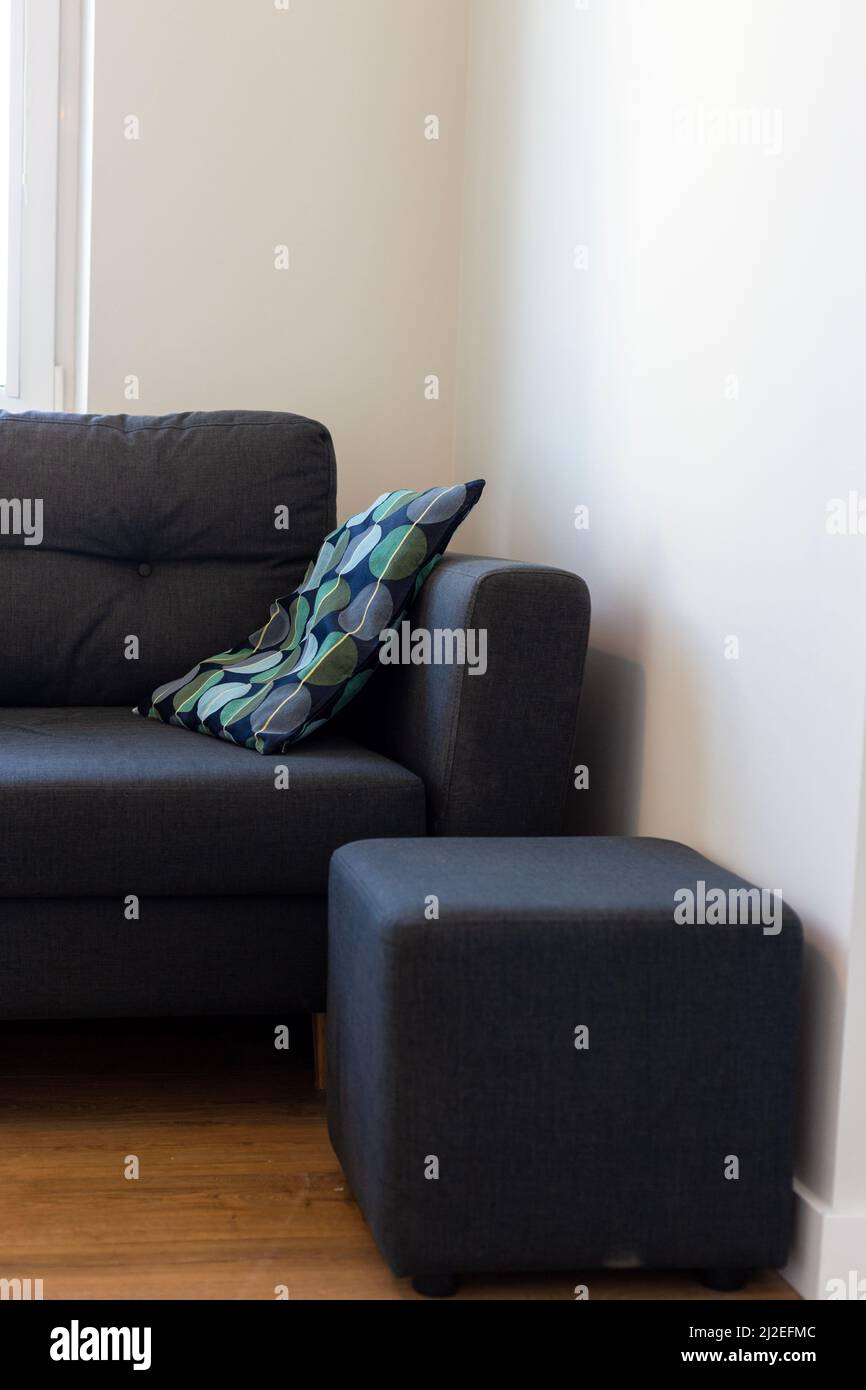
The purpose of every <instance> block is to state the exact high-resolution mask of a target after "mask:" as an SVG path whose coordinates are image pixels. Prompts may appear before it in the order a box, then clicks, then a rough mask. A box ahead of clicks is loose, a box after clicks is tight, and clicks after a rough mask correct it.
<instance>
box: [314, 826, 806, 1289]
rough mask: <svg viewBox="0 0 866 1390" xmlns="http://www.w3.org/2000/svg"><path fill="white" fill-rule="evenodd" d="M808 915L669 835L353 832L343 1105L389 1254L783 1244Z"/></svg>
mask: <svg viewBox="0 0 866 1390" xmlns="http://www.w3.org/2000/svg"><path fill="white" fill-rule="evenodd" d="M801 938H802V932H801V927H800V923H799V921H798V919H797V917H796V915H795V914H794V913H793V912H792V911H791V910H790V909H789V908H788V907H787V905H784V904H783V903H782V901H781V898H780V897H779V896H777V895H776V894H775V893H774V894H770V893H768V892H760V891H759V890H757V889H753V888H752V887H751V886H750V885H749V884H748V883H746V882H745V881H744V880H743V879H741V878H738V877H736V876H735V875H733V874H731V873H728V872H727V871H725V870H724V869H720V868H719V867H717V866H716V865H715V864H712V863H711V862H710V861H709V860H707V859H705V858H703V857H702V856H700V855H699V854H696V853H695V852H694V851H693V850H690V849H687V848H686V847H685V846H683V845H679V844H675V843H672V842H670V841H664V840H651V839H637V840H619V839H604V838H598V839H596V838H586V839H569V838H559V839H527V840H520V839H459V840H458V839H424V840H421V839H409V840H376V841H368V842H363V843H359V844H353V845H349V846H347V847H345V848H343V849H340V850H338V851H337V853H336V854H335V855H334V857H333V859H332V861H331V877H330V894H329V982H328V1115H329V1128H330V1133H331V1138H332V1142H333V1144H334V1147H335V1149H336V1152H337V1155H338V1157H339V1159H340V1162H341V1163H342V1165H343V1169H344V1171H345V1174H346V1178H347V1181H348V1183H349V1186H350V1188H351V1190H352V1191H353V1193H354V1195H355V1197H356V1199H357V1201H358V1203H359V1205H360V1207H361V1209H362V1211H363V1213H364V1215H365V1217H366V1219H367V1221H368V1223H369V1225H370V1227H371V1229H372V1232H373V1235H374V1236H375V1239H376V1241H377V1243H378V1245H379V1248H380V1250H381V1251H382V1254H383V1255H384V1257H385V1259H386V1260H387V1262H388V1264H389V1265H390V1267H391V1269H392V1271H393V1272H394V1274H396V1275H398V1276H405V1275H409V1276H412V1277H413V1278H414V1280H415V1287H416V1288H417V1289H418V1290H419V1292H423V1293H428V1294H431V1295H434V1296H435V1295H447V1294H449V1293H451V1292H453V1291H454V1289H455V1288H456V1283H457V1278H458V1277H459V1276H460V1275H461V1274H464V1273H468V1272H482V1271H483V1272H494V1271H502V1272H518V1271H524V1270H527V1271H528V1270H549V1271H553V1270H569V1271H573V1272H575V1273H577V1272H579V1271H581V1270H585V1269H592V1268H598V1267H639V1266H642V1267H646V1268H667V1269H687V1270H694V1271H696V1272H699V1273H702V1274H703V1275H704V1277H705V1279H706V1281H707V1282H708V1283H709V1284H710V1286H711V1287H714V1288H719V1289H734V1288H737V1287H739V1286H740V1285H741V1284H742V1283H743V1282H744V1281H745V1279H746V1277H747V1275H748V1272H749V1271H750V1270H752V1269H757V1268H777V1267H779V1266H780V1265H782V1264H783V1263H784V1262H785V1259H786V1256H787V1252H788V1240H789V1227H790V1221H791V1213H792V1128H793V1111H794V1077H795V1058H796V1042H797V1019H798V996H799V978H800V958H801V948H802V941H801Z"/></svg>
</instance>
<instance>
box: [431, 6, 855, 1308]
mask: <svg viewBox="0 0 866 1390" xmlns="http://www.w3.org/2000/svg"><path fill="white" fill-rule="evenodd" d="M864 45H866V7H863V6H859V5H856V4H853V3H845V0H825V3H824V4H822V5H821V6H820V7H819V8H818V9H816V8H815V7H814V5H812V4H811V3H807V0H760V2H759V3H756V0H589V3H588V4H587V5H582V4H580V3H578V4H575V3H574V0H473V4H472V27H471V35H470V61H469V109H468V130H467V169H466V200H465V219H464V255H463V300H462V302H463V316H462V325H461V347H460V358H459V380H460V401H459V406H458V421H457V457H456V470H457V473H458V474H459V475H461V476H463V475H465V476H477V475H478V474H479V473H486V475H487V476H488V478H489V479H490V483H491V486H490V487H489V489H488V493H487V495H486V497H485V501H484V503H483V505H482V507H480V508H479V509H478V512H477V513H476V517H475V519H474V521H473V522H472V523H471V525H472V533H471V540H472V541H474V543H475V544H477V545H478V546H479V547H481V548H483V549H484V550H486V551H488V552H491V553H504V554H508V555H514V556H520V557H523V558H527V559H534V560H550V561H553V562H555V563H557V564H560V565H563V566H565V567H566V568H569V569H576V570H578V571H580V572H581V573H582V574H583V575H584V576H585V578H586V579H587V581H588V582H589V584H590V587H591V589H592V592H593V598H594V607H595V618H594V630H593V648H594V651H593V658H592V662H591V665H590V668H589V677H588V683H587V691H586V696H585V719H584V731H583V744H582V753H583V754H584V755H585V758H586V760H587V761H588V762H589V764H590V768H591V778H592V790H591V791H590V792H589V793H582V794H577V793H576V794H575V798H576V801H575V823H576V824H577V825H579V826H580V827H581V828H583V829H585V830H611V831H613V832H619V833H621V832H622V831H624V830H628V829H631V830H634V831H636V832H637V833H641V834H652V835H662V836H670V837H673V838H677V839H682V840H685V841H687V842H689V843H691V844H693V845H695V846H696V847H697V848H698V849H700V850H702V851H703V852H705V853H707V854H709V855H711V856H713V857H714V858H716V859H718V860H720V861H721V862H722V863H725V864H728V865H730V866H731V867H735V868H736V869H737V870H739V871H741V872H742V873H744V874H745V875H747V876H749V877H752V878H753V879H755V880H757V881H758V882H760V883H762V884H765V885H767V886H770V887H774V888H775V887H780V888H782V889H783V892H784V894H785V896H786V898H787V899H789V900H790V902H791V903H792V904H793V905H794V906H795V907H796V908H797V909H798V911H799V912H800V914H801V916H802V917H803V919H804V922H805V925H806V928H807V932H808V940H809V947H808V957H807V979H808V986H807V991H806V1000H805V1045H804V1073H805V1080H804V1088H803V1097H802V1107H801V1116H802V1118H801V1125H800V1134H799V1144H798V1172H799V1175H800V1179H801V1181H802V1183H804V1184H805V1185H806V1187H807V1188H808V1189H809V1193H810V1194H811V1196H809V1194H807V1199H808V1200H810V1201H812V1203H813V1206H814V1207H815V1208H816V1209H819V1210H820V1211H821V1212H822V1213H824V1214H825V1215H826V1212H827V1211H828V1210H829V1211H833V1212H835V1213H836V1214H837V1215H838V1214H839V1213H840V1212H842V1213H850V1214H851V1216H852V1219H853V1216H854V1214H855V1213H857V1212H861V1213H862V1212H866V1163H864V1160H863V1153H864V1133H863V1123H864V1122H863V1115H864V1108H863V1105H862V1095H863V1086H864V1076H863V1070H862V1059H863V1055H864V1046H863V1043H864V1036H863V1024H862V1022H861V1021H860V1020H862V1017H863V1016H864V1014H866V1009H864V1003H866V998H864V996H866V978H864V977H866V969H864V962H863V959H862V952H863V944H862V934H863V932H864V929H866V923H864V911H866V891H864V889H863V887H862V885H861V887H860V890H859V896H858V898H857V899H856V905H855V865H856V856H857V835H858V823H859V822H858V816H859V807H860V797H861V778H862V767H863V762H862V756H863V734H864V709H866V643H864V641H863V638H864V627H866V622H864V596H866V592H864V591H866V536H844V537H839V536H832V537H831V536H828V535H827V534H826V531H825V507H826V503H827V500H828V499H830V498H833V497H843V496H845V495H846V494H847V492H848V490H849V489H856V488H858V487H860V488H861V489H863V491H864V495H866V488H864V472H863V444H862V400H863V394H864V387H863V364H864V347H866V277H864V270H863V247H864V244H866V189H864V184H863V180H862V179H861V178H860V177H859V165H860V162H861V154H862V150H863V148H864V146H866V98H864V91H863V83H862V58H861V55H862V53H863V51H864ZM740 108H744V109H747V110H751V109H752V108H754V109H755V110H756V111H758V112H763V113H765V115H764V118H763V119H764V124H762V123H761V121H760V120H759V121H758V122H757V124H756V126H755V128H754V130H755V134H754V135H752V134H748V133H747V134H746V135H744V133H743V131H744V130H748V131H750V130H751V127H741V126H739V124H737V121H736V112H737V110H738V109H740ZM702 110H703V120H704V121H705V122H709V124H705V125H704V126H703V128H702V127H701V126H700V124H699V122H700V121H701V119H702V116H701V111H702ZM714 112H720V113H722V114H721V117H718V116H715V115H713V113H714ZM777 113H781V115H780V116H779V115H778V114H777ZM779 120H781V126H779V124H778V122H779ZM718 121H720V122H721V123H720V124H715V122H718ZM701 129H703V137H702V136H701ZM576 247H585V248H586V251H585V253H580V254H579V255H578V256H577V257H576V256H575V248H576ZM583 264H586V267H587V268H585V269H581V268H577V267H579V266H581V265H583ZM581 504H585V505H587V506H588V507H589V509H590V529H589V530H588V531H577V530H575V527H574V510H575V508H576V507H577V506H578V505H581ZM729 636H736V637H737V638H738V639H739V644H740V655H739V660H726V659H725V641H726V638H728V637H729ZM580 796H582V797H583V800H582V801H580V800H579V797H580ZM864 848H866V834H864V836H863V844H862V845H861V852H862V850H863V849H864ZM855 942H856V943H857V951H858V955H857V956H856V957H854V959H856V961H857V969H858V971H859V989H858V992H857V995H856V997H853V996H852V997H851V1002H850V1009H849V1020H848V1034H847V1039H848V1044H849V1047H848V1051H846V1058H845V1064H844V1067H843V1063H842V1039H843V1032H844V1030H845V1001H846V985H847V981H848V972H849V968H851V960H852V951H853V949H854V945H855ZM858 1000H859V1003H858ZM858 1045H859V1053H858V1051H857V1047H858ZM820 1224H821V1223H820V1221H819V1222H818V1225H819V1226H820ZM858 1229H859V1232H860V1237H859V1238H860V1239H862V1233H863V1229H864V1228H863V1226H862V1225H860V1226H859V1227H858ZM846 1248H847V1249H849V1250H850V1248H851V1247H850V1244H849V1246H848V1247H846ZM859 1249H860V1259H861V1266H862V1267H861V1271H860V1272H861V1275H866V1246H863V1245H861V1246H860V1247H859ZM817 1268H818V1262H817V1259H816V1258H815V1252H814V1250H812V1251H811V1252H810V1251H808V1250H807V1251H806V1253H805V1256H804V1258H803V1259H801V1264H800V1267H799V1272H798V1273H797V1274H796V1275H795V1277H797V1278H798V1279H800V1281H801V1286H803V1287H806V1286H807V1285H808V1284H809V1280H810V1279H811V1281H812V1285H811V1286H810V1291H811V1292H812V1293H814V1292H815V1291H816V1288H815V1279H816V1278H817V1274H816V1271H817ZM840 1273H847V1269H846V1270H845V1271H840Z"/></svg>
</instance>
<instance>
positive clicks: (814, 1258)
mask: <svg viewBox="0 0 866 1390" xmlns="http://www.w3.org/2000/svg"><path fill="white" fill-rule="evenodd" d="M794 1190H795V1193H796V1203H795V1213H794V1240H793V1244H792V1246H791V1257H790V1259H789V1261H788V1263H787V1265H786V1266H785V1268H784V1269H783V1270H782V1274H783V1276H784V1277H785V1278H786V1279H787V1281H788V1283H789V1284H792V1285H793V1287H794V1288H795V1289H796V1290H797V1292H798V1293H799V1294H801V1295H802V1296H803V1298H808V1299H811V1300H822V1299H829V1298H837V1299H838V1298H859V1299H866V1211H839V1210H837V1209H835V1208H833V1207H828V1206H827V1204H826V1203H825V1202H822V1201H821V1200H820V1199H819V1198H818V1197H816V1196H815V1194H814V1192H810V1191H809V1189H808V1188H807V1187H804V1186H803V1184H802V1183H800V1182H795V1183H794Z"/></svg>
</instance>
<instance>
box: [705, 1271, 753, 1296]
mask: <svg viewBox="0 0 866 1390" xmlns="http://www.w3.org/2000/svg"><path fill="white" fill-rule="evenodd" d="M750 1274H751V1270H748V1269H702V1270H701V1272H700V1275H699V1278H700V1280H701V1283H702V1284H705V1285H706V1286H707V1288H708V1289H712V1290H713V1291H714V1293H736V1292H737V1290H738V1289H742V1288H743V1287H744V1285H746V1284H748V1282H749V1275H750Z"/></svg>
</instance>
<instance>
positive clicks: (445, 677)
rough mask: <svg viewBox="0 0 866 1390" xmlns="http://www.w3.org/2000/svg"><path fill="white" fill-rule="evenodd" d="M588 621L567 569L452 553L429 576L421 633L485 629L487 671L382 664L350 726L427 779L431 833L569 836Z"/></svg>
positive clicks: (414, 615) (414, 620)
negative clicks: (566, 830) (567, 813)
mask: <svg viewBox="0 0 866 1390" xmlns="http://www.w3.org/2000/svg"><path fill="white" fill-rule="evenodd" d="M589 619H590V601H589V591H588V590H587V587H586V585H585V584H584V582H583V580H582V579H578V578H577V576H576V575H573V574H567V573H566V572H565V571H563V570H555V569H548V568H545V567H543V566H540V565H530V564H521V563H519V562H517V561H512V560H488V559H479V558H475V557H470V556H462V555H453V556H446V558H445V559H444V560H443V561H442V562H441V564H440V565H438V566H437V568H436V569H435V570H434V571H433V573H432V574H431V575H430V576H429V578H428V579H427V582H426V583H425V585H424V588H423V589H422V591H421V594H420V595H419V598H418V600H417V602H416V603H415V604H414V606H413V608H412V611H411V626H412V630H413V632H417V631H418V630H419V629H421V630H426V631H427V632H429V633H431V634H433V633H436V632H437V631H439V632H449V631H451V632H453V631H457V630H460V629H463V630H464V631H465V630H467V629H474V630H475V631H476V632H478V633H482V632H483V633H485V634H486V658H487V668H486V671H484V673H483V674H481V673H480V665H481V663H478V664H479V673H477V674H470V668H469V667H468V666H467V665H465V664H464V665H435V664H434V665H399V666H384V667H383V669H382V670H381V671H380V672H378V674H377V675H376V678H375V680H374V681H373V682H372V683H371V684H370V686H369V687H368V689H367V690H366V691H365V692H364V693H363V695H362V696H361V697H360V698H359V700H358V701H357V702H356V703H357V711H356V714H355V718H354V719H353V721H352V731H353V733H354V734H355V736H356V737H358V738H360V739H361V740H362V741H363V742H365V743H366V744H367V745H368V746H370V747H372V748H375V749H377V750H378V751H380V752H382V753H384V754H386V755H387V756H388V757H390V758H393V759H394V760H395V761H397V762H399V763H402V764H403V766H404V767H407V768H409V769H410V771H412V772H414V773H415V774H416V775H417V776H418V777H420V778H421V779H422V781H423V782H424V785H425V787H426V790H427V820H428V829H429V832H430V834H432V835H556V834H561V833H562V831H563V829H564V825H563V820H564V813H565V803H566V797H567V794H568V788H569V785H570V773H571V756H572V751H573V743H574V733H575V723H576V719H577V707H578V702H579V699H580V686H581V680H582V677H583V666H584V658H585V655H586V646H587V640H588V636H589ZM471 650H472V649H471V648H470V652H471Z"/></svg>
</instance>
